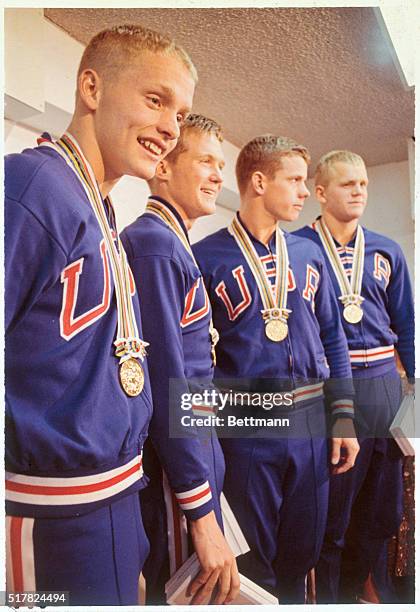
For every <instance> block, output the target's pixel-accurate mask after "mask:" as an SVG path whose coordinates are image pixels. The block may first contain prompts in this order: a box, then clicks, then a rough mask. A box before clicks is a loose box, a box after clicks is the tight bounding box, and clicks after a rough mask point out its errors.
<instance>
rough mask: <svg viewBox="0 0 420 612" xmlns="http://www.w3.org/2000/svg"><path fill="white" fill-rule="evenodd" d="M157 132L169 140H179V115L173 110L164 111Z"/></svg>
mask: <svg viewBox="0 0 420 612" xmlns="http://www.w3.org/2000/svg"><path fill="white" fill-rule="evenodd" d="M157 130H158V132H159V133H160V134H163V135H164V136H165V138H166V139H167V140H175V139H176V138H179V134H180V129H179V122H178V115H177V113H176V112H174V111H173V110H171V109H165V110H164V111H162V113H161V115H160V118H159V122H158V125H157Z"/></svg>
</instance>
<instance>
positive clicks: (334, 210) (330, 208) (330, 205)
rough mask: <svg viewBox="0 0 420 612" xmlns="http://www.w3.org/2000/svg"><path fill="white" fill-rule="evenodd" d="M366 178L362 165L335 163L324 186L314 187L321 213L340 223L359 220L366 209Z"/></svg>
mask: <svg viewBox="0 0 420 612" xmlns="http://www.w3.org/2000/svg"><path fill="white" fill-rule="evenodd" d="M367 187H368V177H367V172H366V167H365V165H364V164H363V163H356V164H353V163H347V162H336V163H335V164H334V165H333V166H332V167H331V168H330V170H329V172H328V176H327V178H326V181H325V185H316V196H317V198H318V200H319V202H320V204H321V207H322V211H323V212H327V213H328V214H330V215H331V216H332V217H334V218H335V219H337V221H340V222H342V223H348V222H350V221H353V220H355V219H359V218H360V217H361V216H362V215H363V213H364V210H365V208H366V204H367V198H368V191H367Z"/></svg>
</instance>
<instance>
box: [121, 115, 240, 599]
mask: <svg viewBox="0 0 420 612" xmlns="http://www.w3.org/2000/svg"><path fill="white" fill-rule="evenodd" d="M221 141H222V136H221V129H220V126H219V125H218V124H217V123H215V122H214V121H213V120H212V119H209V118H207V117H203V116H202V115H190V116H189V117H188V118H187V120H186V121H185V123H184V124H183V126H182V127H181V135H180V139H179V142H178V145H177V147H176V148H175V149H174V150H173V151H172V153H171V154H169V156H167V157H166V158H165V159H164V160H163V161H161V162H160V163H159V164H158V167H157V171H156V175H155V177H154V178H153V179H152V180H151V181H149V186H150V189H151V192H152V195H151V196H150V198H149V200H148V202H147V206H146V211H145V213H144V214H143V215H141V216H140V217H139V218H138V219H137V220H136V221H135V222H134V223H133V224H131V225H130V226H129V227H127V228H126V229H125V230H124V232H123V234H122V240H123V243H124V246H125V248H126V251H127V255H128V258H129V261H130V265H131V268H132V270H133V274H134V278H135V282H136V285H137V288H138V291H139V293H140V294H141V300H140V306H141V314H142V320H143V329H144V336H145V338H147V340H148V341H149V342H150V344H151V346H150V351H149V360H148V363H149V367H150V380H151V386H152V395H153V407H154V412H153V418H152V421H151V424H150V440H151V443H152V444H148V445H147V447H146V451H145V464H146V470H147V473H148V474H149V475H150V476H151V484H150V486H149V488H148V490H146V491H145V492H144V494H142V497H141V504H142V509H143V514H144V520H145V527H146V531H147V532H148V535H149V539H150V542H151V554H150V557H149V559H148V561H147V563H146V566H145V569H144V575H145V578H146V593H147V598H148V602H149V603H154V604H157V603H162V602H164V601H165V599H164V583H165V581H166V580H167V579H168V578H169V576H170V575H172V574H173V573H174V572H175V570H176V569H178V567H179V566H180V564H181V563H182V561H184V560H185V559H186V556H187V555H188V538H187V537H186V530H187V523H188V531H189V533H190V535H191V539H192V544H193V547H194V549H195V551H196V553H197V555H198V559H199V562H200V565H201V571H200V573H199V574H198V576H197V577H196V578H195V580H194V582H193V583H192V585H191V593H192V594H193V595H194V598H193V603H197V604H198V603H202V602H205V601H206V599H207V598H208V597H210V595H211V593H212V591H213V588H214V587H215V586H216V585H217V589H216V591H217V594H216V596H215V600H214V603H219V604H222V603H228V602H229V601H230V600H231V599H232V598H233V597H234V596H235V595H236V594H237V592H238V586H239V579H238V573H237V568H236V561H235V558H234V556H233V554H232V552H231V550H230V548H229V546H228V545H227V543H226V541H225V539H224V536H223V532H222V530H221V528H222V517H221V510H220V493H221V491H222V486H223V479H224V460H223V454H222V451H221V448H220V444H219V441H218V439H217V436H216V434H215V431H210V432H209V436H208V437H206V438H203V437H202V436H200V434H199V431H197V432H194V431H190V432H188V431H187V430H186V429H184V430H182V428H177V427H176V424H175V426H174V427H172V426H173V425H174V423H175V421H176V420H178V423H180V422H181V419H182V416H183V411H182V404H181V398H182V397H183V396H184V394H187V396H188V395H189V394H190V393H193V392H194V390H196V391H199V390H200V384H201V385H202V384H204V386H211V381H212V379H213V363H212V351H213V350H214V347H213V346H212V343H213V342H214V333H215V332H214V330H213V327H212V320H211V307H210V303H209V299H208V296H207V292H206V289H205V286H204V283H203V279H202V277H201V273H200V270H199V268H198V266H197V263H196V261H195V258H194V256H193V254H192V250H191V246H190V242H189V237H188V231H189V230H190V229H191V227H192V225H193V223H194V221H195V220H196V219H198V218H199V217H202V216H204V215H209V214H212V213H213V212H214V211H215V207H216V199H217V196H218V194H219V193H220V190H221V186H222V174H221V172H222V168H223V166H224V163H225V162H224V157H223V151H222V147H221ZM193 380H200V383H199V386H198V387H197V388H195V387H196V384H197V383H194V382H193ZM197 409H198V410H201V411H202V412H203V411H205V410H206V407H205V406H201V407H198V406H197V407H196V410H197ZM177 434H178V435H177Z"/></svg>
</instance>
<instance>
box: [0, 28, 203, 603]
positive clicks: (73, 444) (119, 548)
mask: <svg viewBox="0 0 420 612" xmlns="http://www.w3.org/2000/svg"><path fill="white" fill-rule="evenodd" d="M195 82H196V72H195V69H194V66H193V65H192V63H191V60H190V59H189V57H188V56H187V55H186V53H185V52H184V51H183V50H182V49H181V48H179V47H178V46H177V45H176V44H175V43H174V42H173V41H172V40H170V39H168V38H165V37H163V36H161V35H160V34H158V33H157V32H153V31H151V30H148V29H145V28H142V27H138V26H134V25H126V26H117V27H115V28H112V29H110V30H105V31H103V32H101V33H99V34H98V35H96V36H95V37H94V38H93V39H92V40H91V42H90V43H89V44H88V46H87V47H86V49H85V52H84V54H83V57H82V60H81V64H80V67H79V73H78V79H77V94H76V108H75V112H74V115H73V118H72V121H71V123H70V126H69V128H68V131H67V132H66V133H65V134H64V135H63V136H62V137H61V138H60V139H59V140H58V141H57V142H53V141H52V140H51V138H50V137H49V136H48V135H47V134H44V135H43V137H42V138H41V139H40V146H39V147H38V148H35V149H26V150H25V151H24V152H23V153H21V154H18V155H10V156H8V157H7V158H6V166H5V222H6V239H5V263H6V266H5V295H6V318H5V338H6V470H7V473H6V511H7V520H6V548H7V591H8V592H9V593H12V594H13V593H16V592H18V593H19V592H23V591H60V592H68V594H69V602H68V603H70V604H73V605H83V606H85V605H133V604H136V603H137V601H138V598H137V590H138V579H139V574H140V571H141V568H142V565H143V562H144V559H145V558H146V556H147V553H148V541H147V537H146V535H145V532H144V528H143V525H142V520H141V515H140V509H139V501H138V497H139V496H138V491H139V489H141V488H142V487H144V486H145V479H144V478H143V467H142V447H143V443H144V440H145V438H146V436H147V429H148V424H149V420H150V417H151V412H152V402H151V390H150V384H149V376H148V371H147V366H146V361H145V359H144V357H145V346H146V344H145V342H144V340H143V339H142V329H141V324H140V311H139V306H138V296H137V295H136V294H135V288H134V285H133V283H132V280H131V278H130V270H129V268H128V264H127V260H126V256H125V253H124V250H123V248H122V245H121V242H120V240H119V238H118V234H117V231H116V226H115V220H114V213H113V209H112V205H111V202H110V200H109V197H108V196H109V192H110V190H111V188H112V187H113V185H115V183H116V182H117V181H118V180H119V179H120V178H121V177H122V176H123V175H124V174H129V175H131V176H136V177H138V178H142V179H146V180H147V179H150V178H151V177H152V176H153V175H154V173H155V170H156V166H157V164H158V162H159V161H160V160H161V159H162V158H163V157H164V156H165V155H166V154H167V153H169V152H170V151H171V150H172V149H173V148H174V146H175V145H176V142H177V139H178V136H179V127H180V123H181V122H182V120H183V119H184V118H185V117H186V115H187V114H188V112H189V111H190V109H191V106H192V98H193V93H194V87H195ZM21 601H22V600H21ZM25 601H28V600H25ZM48 601H49V600H48V599H47V600H46V601H45V602H43V601H42V600H39V603H41V602H42V603H46V604H47V603H48ZM59 602H60V603H63V604H64V603H65V602H64V601H63V600H62V599H60V600H59Z"/></svg>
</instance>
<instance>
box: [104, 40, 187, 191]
mask: <svg viewBox="0 0 420 612" xmlns="http://www.w3.org/2000/svg"><path fill="white" fill-rule="evenodd" d="M194 87H195V83H194V80H193V78H192V76H191V73H190V71H189V70H188V68H187V67H186V66H185V65H184V64H183V63H182V62H181V61H180V59H179V58H178V57H176V56H171V55H164V54H162V53H152V52H151V51H143V52H142V53H141V54H139V55H138V57H137V58H136V60H135V61H133V62H131V63H130V65H129V66H128V67H126V68H124V69H123V70H121V71H120V72H119V73H118V74H117V75H116V76H115V78H113V79H112V80H111V79H110V78H108V79H106V78H105V79H103V80H102V81H101V88H100V90H99V92H98V102H97V106H96V109H95V116H94V129H95V137H96V141H97V143H98V146H99V150H100V154H101V157H102V163H103V166H104V174H105V180H106V181H113V180H117V179H119V178H120V177H121V176H123V175H125V174H128V175H131V176H136V177H138V178H143V179H146V180H148V179H150V178H151V177H152V176H153V175H154V174H155V171H156V166H157V164H158V163H159V161H160V160H161V159H163V158H164V157H165V155H167V154H168V153H169V152H170V151H172V149H173V148H174V147H175V145H176V143H177V139H178V136H179V126H180V124H181V123H182V121H183V120H184V118H185V116H186V115H187V114H188V112H189V111H190V109H191V106H192V100H193V95H194Z"/></svg>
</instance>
